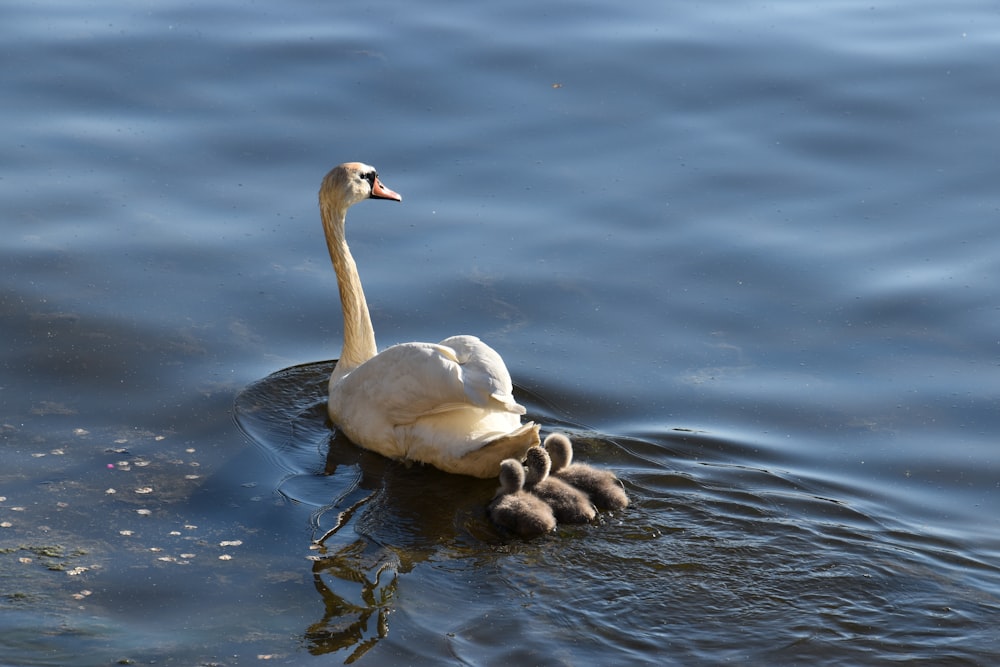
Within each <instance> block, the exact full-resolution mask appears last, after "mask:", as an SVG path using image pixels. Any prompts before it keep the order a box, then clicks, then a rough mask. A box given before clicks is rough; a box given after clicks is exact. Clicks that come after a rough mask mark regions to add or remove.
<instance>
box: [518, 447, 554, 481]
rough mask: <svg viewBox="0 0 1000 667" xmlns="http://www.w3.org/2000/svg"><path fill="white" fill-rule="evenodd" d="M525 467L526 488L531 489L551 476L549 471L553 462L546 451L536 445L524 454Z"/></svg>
mask: <svg viewBox="0 0 1000 667" xmlns="http://www.w3.org/2000/svg"><path fill="white" fill-rule="evenodd" d="M524 465H525V467H527V469H528V470H527V472H526V473H525V480H524V482H525V486H527V487H528V488H531V487H533V486H535V485H536V484H539V483H541V482H543V481H545V479H546V478H547V477H548V476H549V469H550V468H552V460H551V459H549V454H548V452H546V451H545V450H544V449H542V448H541V447H539V446H538V445H535V446H534V447H529V448H528V451H527V452H525V454H524Z"/></svg>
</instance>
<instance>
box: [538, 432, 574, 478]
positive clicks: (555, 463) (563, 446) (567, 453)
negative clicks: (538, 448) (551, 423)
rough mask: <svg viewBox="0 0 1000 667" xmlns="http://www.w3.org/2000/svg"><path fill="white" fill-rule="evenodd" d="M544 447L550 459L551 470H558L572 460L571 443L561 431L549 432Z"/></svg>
mask: <svg viewBox="0 0 1000 667" xmlns="http://www.w3.org/2000/svg"><path fill="white" fill-rule="evenodd" d="M544 447H545V451H547V452H548V453H549V458H550V459H552V472H554V473H556V472H559V471H560V470H562V469H564V468H565V467H566V466H568V465H569V464H570V463H572V462H573V443H572V442H570V439H569V438H567V437H566V436H565V435H563V434H562V433H552V434H550V435H549V436H548V437H547V438H545V443H544Z"/></svg>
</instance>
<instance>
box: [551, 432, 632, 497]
mask: <svg viewBox="0 0 1000 667" xmlns="http://www.w3.org/2000/svg"><path fill="white" fill-rule="evenodd" d="M544 446H545V450H546V451H547V452H548V453H549V457H550V459H551V461H552V470H551V475H552V476H553V477H555V478H556V479H561V480H562V481H564V482H566V483H567V484H571V485H572V486H574V487H576V488H578V489H580V490H581V491H583V492H584V493H586V494H587V496H588V497H589V498H590V501H591V502H592V503H593V504H594V505H595V506H596V507H597V508H598V509H601V510H620V509H625V508H626V507H628V496H627V495H626V494H625V489H623V488H622V484H621V482H620V481H618V478H617V477H615V475H614V473H612V472H611V471H609V470H599V469H598V468H594V467H593V466H589V465H586V464H584V463H573V443H572V442H570V439H569V438H567V437H566V436H565V435H563V434H562V433H552V434H551V435H549V436H548V437H547V438H545V445H544Z"/></svg>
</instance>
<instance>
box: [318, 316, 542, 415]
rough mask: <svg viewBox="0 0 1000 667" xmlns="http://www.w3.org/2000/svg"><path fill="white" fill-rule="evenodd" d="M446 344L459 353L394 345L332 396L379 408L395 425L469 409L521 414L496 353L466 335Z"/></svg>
mask: <svg viewBox="0 0 1000 667" xmlns="http://www.w3.org/2000/svg"><path fill="white" fill-rule="evenodd" d="M455 339H459V340H455ZM470 339H471V340H470ZM447 341H452V342H454V343H455V344H456V345H457V346H458V348H457V349H456V347H453V346H452V345H448V344H434V343H402V344H400V345H394V346H393V347H390V348H388V349H386V350H383V351H382V352H380V353H379V354H378V355H376V356H374V357H372V358H371V359H369V360H368V361H366V362H365V363H364V364H362V365H361V366H359V367H358V368H356V369H354V370H353V371H351V373H350V374H349V375H348V376H347V377H345V378H344V379H343V380H342V381H341V382H340V383H339V384H340V386H338V387H337V389H336V391H337V392H338V393H339V392H343V398H344V399H347V400H349V401H351V402H353V401H358V400H359V401H362V402H363V403H368V404H369V405H371V406H379V408H378V409H379V410H380V411H381V412H383V414H385V415H386V416H388V417H389V419H390V420H391V421H392V422H393V423H394V424H397V425H398V424H409V423H413V422H414V421H416V420H417V419H419V418H420V417H423V416H426V415H432V414H439V413H443V412H448V411H451V410H456V409H460V408H465V407H470V406H473V407H477V408H481V409H483V410H487V411H489V410H494V411H503V412H510V413H513V414H518V415H520V414H524V412H525V410H524V408H523V407H522V406H520V405H518V404H517V403H516V402H515V401H514V397H513V394H512V391H511V389H512V385H511V383H510V374H509V373H508V372H507V369H506V367H505V366H504V365H503V361H502V360H501V359H500V356H499V355H497V354H496V352H494V351H493V350H492V349H490V348H489V347H488V346H486V345H485V344H483V343H479V341H478V339H475V338H473V337H471V336H468V337H463V336H456V337H453V338H451V339H447ZM447 341H445V342H447ZM473 341H474V342H473ZM476 343H478V346H477V345H476ZM479 346H481V347H482V348H485V350H488V351H489V352H491V353H492V356H491V355H490V354H486V353H484V351H483V350H482V349H479ZM494 357H495V358H494ZM508 387H511V389H508ZM362 397H363V398H362Z"/></svg>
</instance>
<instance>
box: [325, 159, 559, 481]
mask: <svg viewBox="0 0 1000 667" xmlns="http://www.w3.org/2000/svg"><path fill="white" fill-rule="evenodd" d="M365 199H388V200H394V201H402V199H403V198H402V197H400V196H399V195H398V194H397V193H395V192H393V191H392V190H390V189H389V188H387V187H386V186H385V185H383V183H382V181H380V180H379V177H378V173H377V172H376V170H375V168H374V167H372V166H370V165H367V164H363V163H361V162H347V163H344V164H341V165H339V166H337V167H334V168H333V169H332V170H330V172H329V173H328V174H327V175H326V176H325V177H324V179H323V183H322V185H321V186H320V190H319V207H320V215H321V217H322V220H323V230H324V232H325V234H326V244H327V248H328V249H329V251H330V259H331V261H332V262H333V270H334V272H335V273H336V274H337V286H338V288H339V290H340V305H341V309H342V311H343V316H344V343H343V348H342V351H341V355H340V359H339V360H338V362H337V365H336V367H335V368H334V370H333V373H332V374H331V375H330V384H329V402H328V412H329V415H330V420H331V421H332V422H333V423H334V424H336V425H337V426H338V427H339V428H340V429H341V430H342V431H343V432H344V434H345V435H347V437H348V438H350V439H351V440H352V441H353V442H354V443H355V444H357V445H360V446H361V447H363V448H365V449H369V450H371V451H374V452H378V453H379V454H382V455H383V456H387V457H389V458H392V459H397V460H401V461H407V462H413V461H419V462H422V463H427V464H430V465H432V466H435V467H436V468H439V469H441V470H444V471H445V472H449V473H458V474H463V475H471V476H474V477H481V478H490V477H496V476H497V474H498V472H499V470H500V462H501V461H503V460H504V459H508V458H517V459H520V458H521V457H523V456H524V452H525V451H526V450H527V449H528V448H529V447H532V446H535V445H537V444H538V443H539V436H538V425H537V424H535V423H534V422H527V423H524V424H522V423H521V416H522V415H523V414H524V413H525V409H524V407H522V406H521V405H519V404H518V403H517V402H516V401H515V400H514V395H513V384H512V382H511V379H510V373H509V372H508V371H507V367H506V366H505V365H504V362H503V359H501V358H500V355H499V354H497V352H496V351H495V350H493V349H492V348H491V347H489V346H488V345H486V344H485V343H483V342H482V341H480V340H479V339H478V338H476V337H475V336H452V337H451V338H446V339H444V340H443V341H441V342H440V343H401V344H399V345H394V346H392V347H389V348H387V349H385V350H383V351H382V352H378V349H377V348H376V346H375V332H374V330H373V329H372V320H371V315H370V314H369V312H368V304H367V302H366V301H365V294H364V291H363V290H362V288H361V278H360V276H359V275H358V269H357V265H356V264H355V263H354V258H353V257H352V256H351V251H350V249H349V248H348V247H347V241H346V240H345V236H344V223H345V220H346V217H347V209H348V208H350V207H351V206H353V205H354V204H357V203H358V202H360V201H363V200H365Z"/></svg>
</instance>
